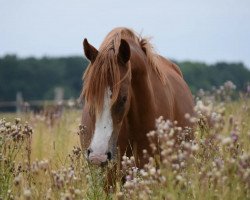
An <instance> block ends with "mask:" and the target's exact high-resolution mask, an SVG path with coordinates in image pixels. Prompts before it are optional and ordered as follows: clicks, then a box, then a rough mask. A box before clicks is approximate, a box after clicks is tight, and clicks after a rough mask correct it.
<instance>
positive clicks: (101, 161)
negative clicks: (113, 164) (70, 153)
mask: <svg viewBox="0 0 250 200" xmlns="http://www.w3.org/2000/svg"><path fill="white" fill-rule="evenodd" d="M87 159H88V161H89V162H90V163H91V164H94V165H99V166H105V165H106V164H107V163H108V161H109V160H111V153H110V152H107V153H106V154H96V153H94V152H93V151H92V150H91V149H88V151H87Z"/></svg>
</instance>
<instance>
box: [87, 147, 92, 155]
mask: <svg viewBox="0 0 250 200" xmlns="http://www.w3.org/2000/svg"><path fill="white" fill-rule="evenodd" d="M91 152H93V150H92V149H91V148H89V149H88V150H87V156H88V157H89V154H90V153H91Z"/></svg>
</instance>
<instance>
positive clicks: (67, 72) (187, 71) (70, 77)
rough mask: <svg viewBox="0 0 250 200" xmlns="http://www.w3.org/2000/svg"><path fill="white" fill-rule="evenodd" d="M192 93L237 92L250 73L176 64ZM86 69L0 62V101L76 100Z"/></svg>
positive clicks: (225, 66) (63, 63) (80, 62)
mask: <svg viewBox="0 0 250 200" xmlns="http://www.w3.org/2000/svg"><path fill="white" fill-rule="evenodd" d="M174 62H175V63H177V64H178V65H179V66H180V67H181V70H182V72H183V75H184V78H185V80H186V81H187V83H188V85H189V87H190V88H191V90H192V92H193V93H195V92H196V91H197V90H198V89H200V88H203V89H206V90H207V89H211V87H213V86H219V85H221V84H223V83H224V82H225V81H227V80H231V81H232V82H233V83H234V84H235V85H236V86H237V89H238V90H244V88H245V86H246V83H247V82H248V81H250V71H249V70H248V69H247V67H246V66H245V65H244V64H243V63H225V62H220V63H216V64H213V65H208V64H206V63H201V62H178V61H174ZM87 65H88V61H87V60H86V59H85V58H84V57H80V56H79V57H78V56H74V57H59V58H52V57H43V58H33V57H31V58H19V57H17V56H16V55H6V56H4V57H1V58H0V101H14V100H15V99H16V93H17V92H22V94H23V97H24V99H25V100H37V99H39V100H43V99H44V100H45V99H52V98H53V96H54V89H55V88H56V87H62V88H63V89H64V97H65V98H71V97H73V98H77V97H79V94H80V91H81V88H82V74H83V72H84V70H85V69H86V67H87Z"/></svg>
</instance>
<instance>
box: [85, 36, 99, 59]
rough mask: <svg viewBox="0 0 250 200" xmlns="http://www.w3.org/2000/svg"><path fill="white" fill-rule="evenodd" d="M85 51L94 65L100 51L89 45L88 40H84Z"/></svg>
mask: <svg viewBox="0 0 250 200" xmlns="http://www.w3.org/2000/svg"><path fill="white" fill-rule="evenodd" d="M83 49H84V53H85V56H86V57H87V58H88V59H89V60H90V61H91V63H94V61H95V59H96V57H97V55H98V50H97V49H96V48H95V47H93V46H92V45H91V44H89V42H88V40H87V39H86V38H85V39H84V40H83Z"/></svg>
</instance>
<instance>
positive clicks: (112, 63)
mask: <svg viewBox="0 0 250 200" xmlns="http://www.w3.org/2000/svg"><path fill="white" fill-rule="evenodd" d="M121 39H130V40H133V41H134V42H135V43H137V44H138V46H140V47H141V49H142V50H143V51H144V53H145V54H146V58H147V61H148V63H149V65H151V66H152V67H153V69H154V70H155V72H156V73H157V75H158V76H159V78H160V80H161V81H162V82H163V83H165V77H164V75H163V72H162V71H161V70H160V68H159V65H158V62H159V56H158V55H157V54H155V53H154V50H153V47H152V45H151V44H150V43H149V41H148V39H145V38H141V37H140V36H139V35H138V34H136V33H135V32H134V31H132V30H130V29H128V28H116V29H114V30H112V31H111V32H110V33H109V34H108V35H107V36H106V38H105V39H104V41H103V43H102V44H101V46H100V48H99V53H98V55H97V57H96V60H95V62H94V63H93V64H91V63H90V64H89V66H88V68H87V69H86V71H85V73H84V75H83V82H84V83H83V89H82V93H81V97H82V98H85V101H86V102H88V104H89V106H91V107H93V108H95V111H96V112H97V113H100V112H101V110H102V107H103V99H104V92H105V89H107V88H108V87H109V86H111V87H112V105H113V104H114V103H115V101H116V100H117V97H118V94H119V91H120V86H121V84H120V83H121V82H122V80H121V77H120V70H119V65H118V60H117V55H118V53H119V47H120V42H121ZM127 75H131V71H130V67H129V70H128V72H127Z"/></svg>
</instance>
